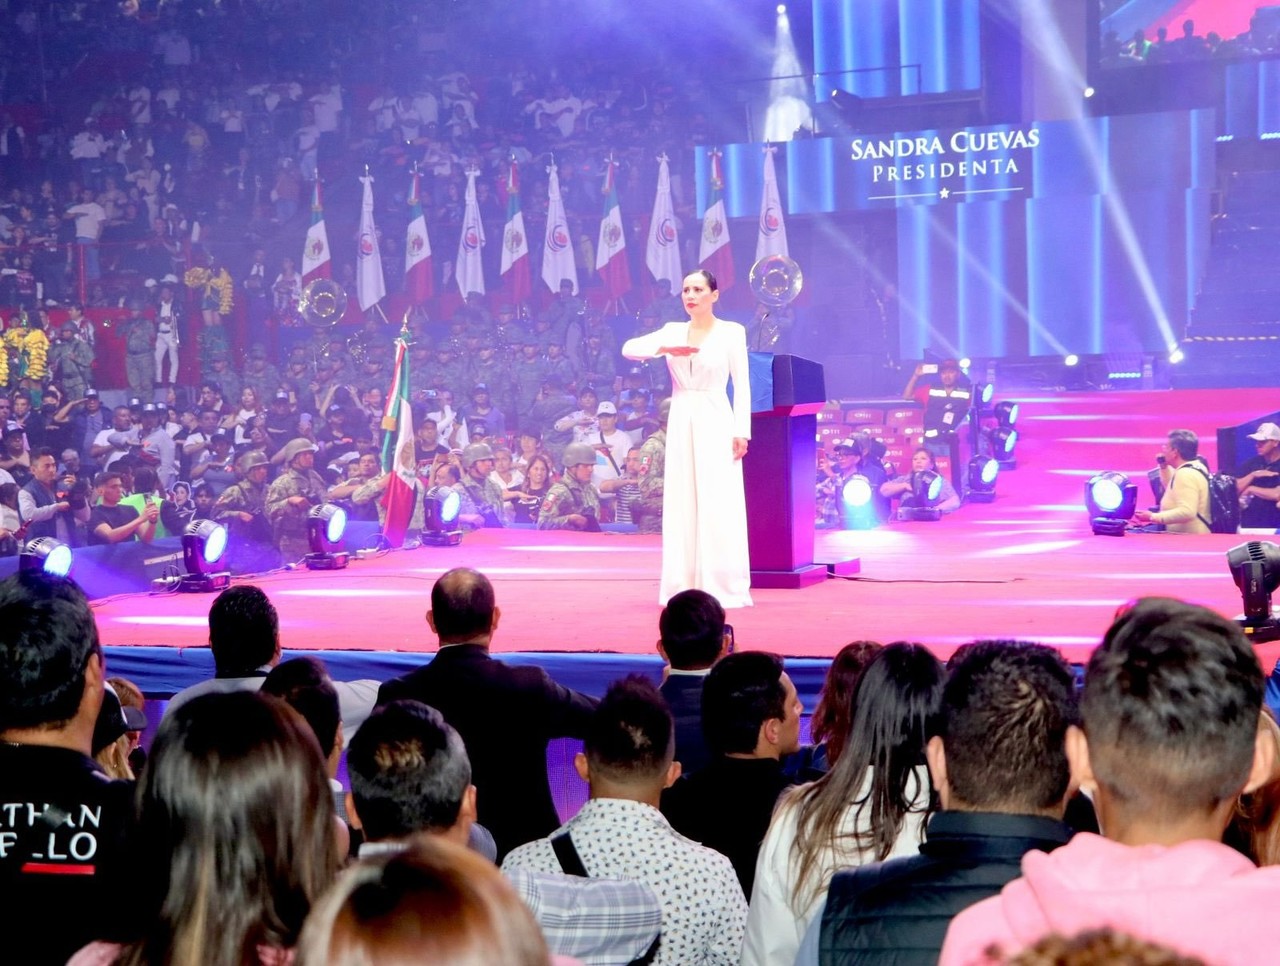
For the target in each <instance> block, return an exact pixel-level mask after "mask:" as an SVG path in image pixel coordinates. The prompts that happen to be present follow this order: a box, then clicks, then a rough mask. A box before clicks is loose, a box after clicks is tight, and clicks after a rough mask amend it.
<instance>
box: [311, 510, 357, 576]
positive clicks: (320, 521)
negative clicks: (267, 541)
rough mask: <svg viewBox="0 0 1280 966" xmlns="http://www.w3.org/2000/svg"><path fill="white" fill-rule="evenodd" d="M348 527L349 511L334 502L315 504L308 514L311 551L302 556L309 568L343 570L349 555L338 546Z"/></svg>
mask: <svg viewBox="0 0 1280 966" xmlns="http://www.w3.org/2000/svg"><path fill="white" fill-rule="evenodd" d="M346 529H347V511H346V510H344V509H342V507H340V506H338V505H337V504H334V503H324V504H321V505H320V506H313V507H312V508H311V512H310V513H308V514H307V541H308V543H310V544H311V552H310V553H309V554H307V555H306V556H305V557H303V558H302V560H303V562H304V563H305V564H306V565H307V569H308V570H342V569H343V568H344V567H346V565H347V563H348V560H349V557H348V555H347V554H346V553H344V552H341V551H340V550H339V549H338V548H339V547H341V546H342V535H343V533H345V532H346Z"/></svg>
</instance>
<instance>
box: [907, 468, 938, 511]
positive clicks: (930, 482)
mask: <svg viewBox="0 0 1280 966" xmlns="http://www.w3.org/2000/svg"><path fill="white" fill-rule="evenodd" d="M909 499H910V501H911V502H910V503H907V501H906V500H903V501H902V504H901V505H899V507H898V519H899V520H914V521H917V522H924V521H935V520H941V519H942V511H941V510H939V509H938V504H939V503H941V502H942V474H940V473H935V472H934V471H933V470H923V471H921V472H919V473H912V474H911V496H910V498H909Z"/></svg>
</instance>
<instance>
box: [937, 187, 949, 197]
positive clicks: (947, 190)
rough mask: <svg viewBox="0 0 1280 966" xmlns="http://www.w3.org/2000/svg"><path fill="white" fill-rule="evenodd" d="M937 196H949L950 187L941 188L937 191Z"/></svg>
mask: <svg viewBox="0 0 1280 966" xmlns="http://www.w3.org/2000/svg"><path fill="white" fill-rule="evenodd" d="M938 197H939V198H950V197H951V189H950V188H943V189H942V190H941V191H939V192H938Z"/></svg>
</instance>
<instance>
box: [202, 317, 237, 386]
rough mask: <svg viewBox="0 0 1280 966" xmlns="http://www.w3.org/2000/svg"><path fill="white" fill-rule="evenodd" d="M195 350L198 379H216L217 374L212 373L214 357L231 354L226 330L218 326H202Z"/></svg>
mask: <svg viewBox="0 0 1280 966" xmlns="http://www.w3.org/2000/svg"><path fill="white" fill-rule="evenodd" d="M196 348H197V350H198V351H199V355H200V378H202V379H206V380H208V379H216V378H217V373H215V372H214V371H213V359H214V357H215V356H218V355H223V356H225V355H228V354H229V353H230V352H231V346H230V344H229V343H228V342H227V333H226V330H225V329H224V328H223V327H222V326H220V325H206V326H204V327H203V328H202V329H201V330H200V334H199V335H198V336H197V337H196Z"/></svg>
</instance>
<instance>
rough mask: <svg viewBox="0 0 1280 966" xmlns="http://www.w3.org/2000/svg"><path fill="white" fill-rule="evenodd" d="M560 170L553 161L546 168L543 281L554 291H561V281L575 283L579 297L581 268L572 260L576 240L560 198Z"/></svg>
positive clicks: (575, 289)
mask: <svg viewBox="0 0 1280 966" xmlns="http://www.w3.org/2000/svg"><path fill="white" fill-rule="evenodd" d="M558 171H559V168H557V167H556V163H555V162H554V161H552V162H551V166H550V167H548V168H547V178H548V180H547V234H546V237H545V239H544V240H543V243H542V280H543V281H544V282H546V283H547V288H549V289H551V291H553V292H558V291H560V282H561V280H562V279H566V278H567V279H568V280H569V281H570V282H572V283H573V294H574V295H577V294H578V266H577V265H576V264H575V263H574V259H573V238H572V236H570V234H569V219H568V218H567V217H565V213H564V199H563V198H561V197H560V175H559V174H558Z"/></svg>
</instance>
